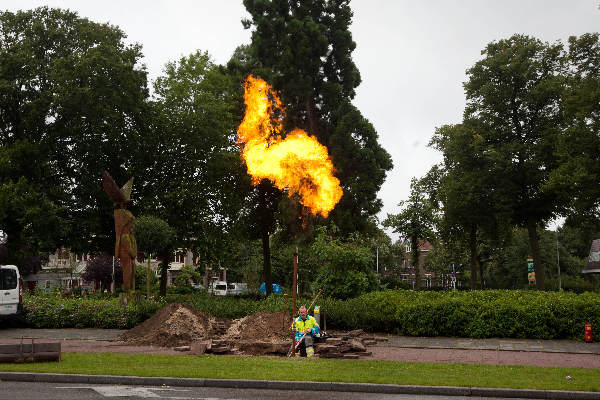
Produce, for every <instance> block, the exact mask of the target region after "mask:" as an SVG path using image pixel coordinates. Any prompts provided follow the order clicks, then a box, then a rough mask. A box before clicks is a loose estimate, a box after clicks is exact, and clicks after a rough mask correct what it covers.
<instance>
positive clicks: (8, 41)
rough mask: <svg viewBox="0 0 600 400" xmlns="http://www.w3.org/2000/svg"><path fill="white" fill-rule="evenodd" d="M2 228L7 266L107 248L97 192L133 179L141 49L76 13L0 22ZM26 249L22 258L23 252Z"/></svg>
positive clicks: (6, 16)
mask: <svg viewBox="0 0 600 400" xmlns="http://www.w3.org/2000/svg"><path fill="white" fill-rule="evenodd" d="M0 38H1V39H0V41H1V46H0V60H1V61H0V160H1V161H0V164H1V165H0V171H2V172H0V210H1V211H0V226H2V229H3V230H4V231H5V232H6V233H7V234H8V247H9V251H10V257H12V258H13V259H15V260H17V261H18V262H20V260H21V259H22V258H23V257H24V256H26V255H27V254H33V255H35V254H37V253H38V252H39V251H49V250H53V249H55V248H56V247H58V245H60V244H64V243H66V244H68V245H69V246H70V247H71V248H73V249H75V250H76V251H80V250H83V249H85V250H88V251H89V250H90V249H88V247H90V244H89V243H88V241H90V240H91V241H92V243H91V247H92V249H91V250H93V249H104V250H108V249H110V248H111V247H112V229H113V227H112V224H111V218H110V215H111V214H112V207H111V204H110V201H109V200H108V198H107V197H106V195H105V194H104V193H103V191H102V186H101V185H99V184H98V183H99V179H100V175H99V174H100V171H102V170H104V169H107V170H110V171H111V174H112V175H113V176H114V177H115V179H116V180H117V181H125V179H124V178H125V177H126V176H128V175H129V174H130V173H131V172H132V171H133V170H134V160H135V159H136V156H135V155H136V154H137V153H136V152H137V150H138V149H139V147H140V146H139V143H140V137H141V135H142V131H143V121H145V118H144V117H143V115H145V103H144V102H145V100H146V98H147V95H148V91H147V87H146V71H145V70H144V69H143V67H142V68H140V67H139V65H140V64H139V61H140V59H141V56H142V55H141V51H140V46H139V45H136V44H133V45H126V44H125V43H124V38H125V35H124V33H123V32H122V31H121V30H119V29H118V28H116V27H114V26H111V25H108V24H97V23H94V22H91V21H89V20H87V19H84V18H80V17H79V16H78V15H77V14H76V13H73V12H71V11H63V10H59V9H49V8H47V7H40V8H37V9H35V10H30V11H19V12H16V13H11V12H8V11H5V12H2V13H0ZM24 249H25V250H24Z"/></svg>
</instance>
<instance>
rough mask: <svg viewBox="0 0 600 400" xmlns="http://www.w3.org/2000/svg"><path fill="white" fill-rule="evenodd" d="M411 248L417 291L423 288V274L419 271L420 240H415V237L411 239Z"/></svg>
mask: <svg viewBox="0 0 600 400" xmlns="http://www.w3.org/2000/svg"><path fill="white" fill-rule="evenodd" d="M410 241H411V244H410V245H411V246H412V249H411V250H412V261H413V268H414V270H415V290H419V289H420V288H421V274H420V271H419V269H420V268H419V267H420V266H419V239H415V237H411V238H410Z"/></svg>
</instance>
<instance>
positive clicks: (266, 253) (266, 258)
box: [262, 230, 273, 296]
mask: <svg viewBox="0 0 600 400" xmlns="http://www.w3.org/2000/svg"><path fill="white" fill-rule="evenodd" d="M262 246H263V272H264V276H265V293H266V295H267V296H270V295H271V292H272V291H273V280H272V278H271V247H270V246H269V232H268V231H267V230H263V232H262Z"/></svg>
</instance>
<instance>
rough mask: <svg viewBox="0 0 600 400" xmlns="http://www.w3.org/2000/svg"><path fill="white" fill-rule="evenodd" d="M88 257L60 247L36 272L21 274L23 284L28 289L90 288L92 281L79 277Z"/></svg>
mask: <svg viewBox="0 0 600 400" xmlns="http://www.w3.org/2000/svg"><path fill="white" fill-rule="evenodd" d="M90 258H91V257H90V255H89V254H75V253H72V252H71V251H69V250H68V249H66V248H64V247H61V248H59V249H56V251H55V252H54V253H53V254H50V255H49V256H48V262H47V263H46V264H44V265H42V269H41V270H40V271H39V272H38V273H36V274H29V275H26V276H23V278H22V279H23V284H24V285H25V287H26V288H27V289H28V290H30V291H32V290H34V289H35V288H38V289H41V290H54V289H63V290H69V291H70V290H73V289H75V288H77V287H83V288H92V287H93V285H92V282H87V281H84V280H83V278H81V275H82V274H83V271H84V270H85V266H86V263H87V261H88V260H89V259H90Z"/></svg>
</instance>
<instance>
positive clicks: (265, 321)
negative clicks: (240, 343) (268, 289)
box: [222, 311, 292, 341]
mask: <svg viewBox="0 0 600 400" xmlns="http://www.w3.org/2000/svg"><path fill="white" fill-rule="evenodd" d="M291 325H292V319H291V318H290V316H289V315H288V314H287V313H284V312H283V311H282V312H277V313H271V312H268V311H261V312H258V313H256V314H253V315H249V316H247V317H244V318H240V319H236V320H233V322H232V323H231V326H230V327H229V329H228V330H227V333H225V335H223V336H222V339H225V340H240V339H241V340H266V341H281V340H286V339H291V337H292V332H291V330H290V326H291Z"/></svg>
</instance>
